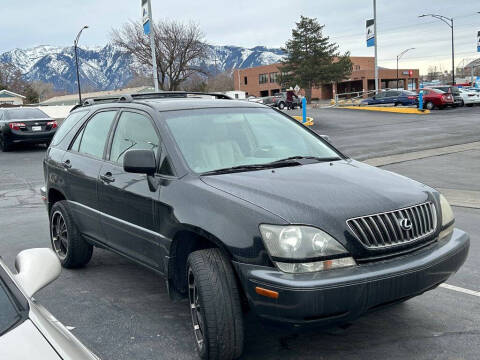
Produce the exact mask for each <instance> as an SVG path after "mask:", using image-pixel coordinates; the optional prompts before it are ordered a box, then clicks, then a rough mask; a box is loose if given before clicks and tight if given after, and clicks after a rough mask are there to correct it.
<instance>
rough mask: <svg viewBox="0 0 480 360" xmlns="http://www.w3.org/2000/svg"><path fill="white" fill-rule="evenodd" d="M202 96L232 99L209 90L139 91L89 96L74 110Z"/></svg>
mask: <svg viewBox="0 0 480 360" xmlns="http://www.w3.org/2000/svg"><path fill="white" fill-rule="evenodd" d="M202 96H212V97H215V98H216V99H221V100H232V98H231V97H230V96H227V95H225V94H220V93H209V92H191V91H163V92H153V93H137V94H124V95H118V96H105V97H98V98H88V99H85V100H84V101H83V102H82V104H81V105H75V106H74V107H73V108H72V110H70V111H73V110H75V109H77V108H79V107H81V106H90V105H96V104H100V103H116V102H127V103H128V102H132V101H135V100H153V99H175V98H182V99H184V98H195V97H198V98H200V97H202Z"/></svg>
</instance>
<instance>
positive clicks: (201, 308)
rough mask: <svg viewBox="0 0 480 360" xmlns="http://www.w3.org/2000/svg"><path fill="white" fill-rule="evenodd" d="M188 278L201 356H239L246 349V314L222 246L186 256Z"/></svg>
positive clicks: (234, 357)
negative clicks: (244, 325)
mask: <svg viewBox="0 0 480 360" xmlns="http://www.w3.org/2000/svg"><path fill="white" fill-rule="evenodd" d="M187 281H188V295H189V300H190V301H189V304H190V311H191V315H192V325H193V328H194V336H195V342H196V347H197V350H198V354H199V355H200V358H202V359H205V360H206V359H208V360H217V359H218V360H220V359H222V360H223V359H225V360H230V359H236V358H238V357H239V356H240V355H241V354H242V350H243V315H242V310H241V305H240V295H239V291H238V286H237V282H236V278H235V275H234V273H233V269H232V266H231V264H230V262H229V261H228V260H227V259H226V258H225V256H224V255H223V254H222V253H221V252H220V250H219V249H206V250H199V251H194V252H193V253H191V254H190V255H189V257H188V260H187Z"/></svg>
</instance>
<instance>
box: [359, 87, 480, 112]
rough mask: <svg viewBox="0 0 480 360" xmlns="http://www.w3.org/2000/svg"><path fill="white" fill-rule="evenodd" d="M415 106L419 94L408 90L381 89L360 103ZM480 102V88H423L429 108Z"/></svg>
mask: <svg viewBox="0 0 480 360" xmlns="http://www.w3.org/2000/svg"><path fill="white" fill-rule="evenodd" d="M386 104H392V105H394V106H397V105H403V106H413V105H416V106H418V105H419V96H418V94H417V93H416V92H413V91H407V90H387V91H381V92H379V93H377V94H375V95H373V96H371V97H369V98H367V99H363V100H362V101H361V103H360V105H361V106H362V105H386ZM475 104H480V89H476V88H458V87H456V86H450V85H442V86H435V87H428V88H424V89H423V107H424V108H425V109H428V110H432V109H435V108H438V109H444V108H445V107H447V106H450V107H458V106H473V105H475Z"/></svg>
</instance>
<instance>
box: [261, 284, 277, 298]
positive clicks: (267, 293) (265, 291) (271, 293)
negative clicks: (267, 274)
mask: <svg viewBox="0 0 480 360" xmlns="http://www.w3.org/2000/svg"><path fill="white" fill-rule="evenodd" d="M255 292H256V293H257V294H258V295H262V296H266V297H268V298H271V299H278V292H276V291H273V290H268V289H264V288H262V287H259V286H257V287H256V288H255Z"/></svg>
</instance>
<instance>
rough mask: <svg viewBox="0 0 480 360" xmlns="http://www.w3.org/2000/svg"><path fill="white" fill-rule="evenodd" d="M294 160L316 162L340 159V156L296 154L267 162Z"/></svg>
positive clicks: (277, 162)
mask: <svg viewBox="0 0 480 360" xmlns="http://www.w3.org/2000/svg"><path fill="white" fill-rule="evenodd" d="M295 160H316V161H318V162H328V161H336V160H341V158H340V157H338V156H334V157H332V156H331V157H319V156H300V155H298V156H290V157H287V158H285V159H280V160H276V161H273V162H271V163H269V164H280V163H288V162H291V161H295Z"/></svg>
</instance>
